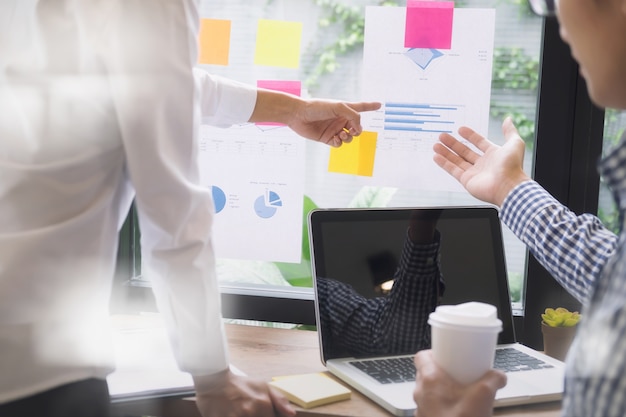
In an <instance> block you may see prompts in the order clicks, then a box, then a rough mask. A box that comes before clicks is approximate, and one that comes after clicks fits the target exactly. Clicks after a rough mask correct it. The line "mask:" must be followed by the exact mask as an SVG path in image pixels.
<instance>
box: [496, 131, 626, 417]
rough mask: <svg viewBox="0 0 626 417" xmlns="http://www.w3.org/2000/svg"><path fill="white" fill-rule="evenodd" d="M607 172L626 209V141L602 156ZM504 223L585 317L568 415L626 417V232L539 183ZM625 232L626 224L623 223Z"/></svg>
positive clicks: (526, 187) (526, 190)
mask: <svg viewBox="0 0 626 417" xmlns="http://www.w3.org/2000/svg"><path fill="white" fill-rule="evenodd" d="M600 169H601V174H602V176H603V178H604V179H605V180H606V181H607V184H608V185H609V187H610V188H611V190H612V191H613V194H614V197H615V199H616V202H617V204H618V207H619V212H620V225H622V219H623V217H624V211H625V209H626V144H625V143H624V142H622V143H621V144H620V146H618V147H617V148H615V149H614V150H613V151H612V152H611V153H609V154H608V155H607V157H606V158H605V159H604V160H603V161H602V164H601V167H600ZM500 216H501V219H502V221H503V222H504V223H505V224H506V225H507V226H508V227H509V228H510V229H511V230H512V231H513V232H514V233H515V234H516V235H517V236H518V237H519V238H520V239H521V240H522V241H523V242H524V243H525V244H526V245H528V248H529V250H530V251H531V252H532V253H533V255H534V256H535V257H536V258H537V259H538V261H539V262H540V263H541V264H542V265H543V266H544V267H546V268H547V269H548V271H549V272H550V273H551V274H552V275H553V276H554V277H555V279H556V280H557V281H558V282H559V283H561V285H563V287H565V288H566V289H567V290H568V291H569V292H570V293H571V294H572V295H574V296H575V297H576V298H577V299H578V300H580V301H581V302H583V309H582V314H583V318H582V320H581V323H580V324H579V329H578V332H577V336H576V339H575V341H574V344H573V345H572V347H571V348H570V351H569V354H568V357H567V359H566V363H567V367H566V373H565V396H564V400H563V416H567V417H579V416H580V417H594V416H598V417H600V416H602V417H624V416H626V246H625V244H624V243H625V241H624V239H625V238H626V236H625V234H624V232H623V231H622V232H621V233H620V236H619V241H618V237H617V236H616V235H615V234H613V233H612V232H611V231H609V230H607V229H606V228H605V227H604V226H603V225H602V224H601V223H600V221H599V220H598V219H597V218H596V217H595V216H592V215H589V214H583V215H580V216H576V215H575V214H574V213H572V212H571V211H569V210H568V209H567V208H565V207H563V206H562V205H561V204H560V203H558V202H557V201H556V200H555V199H554V198H552V197H551V196H550V195H549V194H548V193H547V192H546V191H545V190H544V189H543V188H541V187H540V186H539V185H538V184H537V183H535V182H533V181H530V182H526V183H524V184H521V185H519V186H518V187H517V188H516V189H515V190H513V191H512V192H511V194H510V195H509V196H508V197H507V199H506V200H505V202H504V204H503V205H502V210H501V212H500ZM622 230H623V227H622Z"/></svg>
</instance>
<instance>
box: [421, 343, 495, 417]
mask: <svg viewBox="0 0 626 417" xmlns="http://www.w3.org/2000/svg"><path fill="white" fill-rule="evenodd" d="M415 369H416V371H417V372H416V375H417V376H416V384H415V391H414V394H413V398H414V399H415V403H416V404H417V410H416V411H415V417H441V416H446V417H490V416H492V415H493V402H494V399H495V396H496V391H497V390H498V389H500V388H502V387H504V386H505V385H506V375H505V374H504V373H503V372H501V371H496V370H493V369H492V370H489V371H487V373H486V374H485V375H483V376H482V377H481V378H480V379H479V380H478V381H476V382H473V383H471V384H468V385H462V384H459V383H458V382H456V380H454V379H452V377H450V376H449V375H448V374H447V373H446V372H445V371H443V370H442V369H441V368H440V367H439V366H437V364H436V363H435V361H434V359H433V354H432V350H422V351H420V352H418V353H417V354H416V355H415Z"/></svg>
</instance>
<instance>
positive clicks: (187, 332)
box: [106, 0, 228, 375]
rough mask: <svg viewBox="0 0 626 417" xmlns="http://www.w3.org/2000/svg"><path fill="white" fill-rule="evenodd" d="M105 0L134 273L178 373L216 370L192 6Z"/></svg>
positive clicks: (208, 207) (220, 343)
mask: <svg viewBox="0 0 626 417" xmlns="http://www.w3.org/2000/svg"><path fill="white" fill-rule="evenodd" d="M115 4H116V7H117V8H119V10H117V15H116V16H115V19H112V22H113V23H112V25H113V27H112V28H111V29H110V30H109V31H108V32H109V38H108V41H109V45H108V47H107V48H106V50H107V51H108V55H107V64H108V65H109V70H110V73H111V76H110V77H111V86H112V90H113V96H114V104H115V107H116V110H117V114H118V124H119V127H120V130H121V135H122V138H123V142H124V149H125V154H126V163H127V171H128V177H129V179H130V182H131V184H132V186H133V187H134V189H135V192H136V199H135V201H136V205H137V209H138V217H139V223H140V229H141V247H142V272H143V274H144V275H145V276H146V277H147V278H148V279H150V280H151V283H152V285H153V290H154V293H155V298H156V301H157V305H158V308H159V310H160V312H161V313H162V315H163V318H164V321H165V323H166V326H167V328H168V332H169V335H170V339H171V341H172V345H173V350H174V353H175V355H176V359H177V361H178V364H179V367H180V368H181V369H182V370H183V371H187V372H190V373H191V374H194V375H207V374H212V373H216V372H219V371H222V370H224V369H226V368H227V367H228V356H227V348H226V342H225V340H226V339H225V335H224V329H223V324H222V320H221V309H220V296H219V291H218V283H217V278H216V272H215V260H214V252H213V245H212V240H211V225H212V211H213V203H212V200H211V196H210V193H209V192H208V190H207V189H206V188H204V187H200V186H199V169H198V163H197V152H198V131H199V121H200V111H199V106H198V105H197V103H198V102H197V99H198V96H197V94H198V90H197V86H196V85H195V82H194V76H193V66H194V64H195V62H196V61H197V60H196V52H195V51H196V50H197V46H196V42H197V40H196V39H197V31H198V25H199V23H198V22H199V20H198V10H197V4H196V1H195V0H176V1H172V0H154V1H151V2H150V7H145V2H144V1H137V0H128V1H124V2H119V3H115ZM146 348H147V349H149V346H147V347H146Z"/></svg>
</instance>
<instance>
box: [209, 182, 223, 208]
mask: <svg viewBox="0 0 626 417" xmlns="http://www.w3.org/2000/svg"><path fill="white" fill-rule="evenodd" d="M211 194H212V196H213V204H214V205H215V212H216V213H219V212H220V211H222V210H223V209H224V207H225V206H226V194H225V193H224V190H222V189H221V188H220V187H216V186H215V185H213V186H211Z"/></svg>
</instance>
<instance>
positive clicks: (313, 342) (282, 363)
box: [114, 325, 560, 417]
mask: <svg viewBox="0 0 626 417" xmlns="http://www.w3.org/2000/svg"><path fill="white" fill-rule="evenodd" d="M226 333H227V335H228V341H229V345H230V356H231V363H232V364H233V365H235V366H236V367H237V368H239V369H240V370H242V371H243V372H245V373H246V374H248V375H249V376H251V377H255V378H261V379H264V380H267V381H269V380H271V378H272V377H274V376H279V375H293V374H301V373H310V372H324V371H325V368H324V366H323V364H322V362H321V360H320V356H319V344H318V340H317V334H316V333H315V332H312V331H306V330H284V329H272V328H265V327H251V326H242V325H227V326H226ZM559 410H560V404H559V403H558V402H557V403H555V402H552V403H545V404H533V405H528V406H515V407H507V408H498V409H496V410H495V411H494V416H508V417H530V416H532V417H557V416H558V415H559ZM129 414H138V415H142V414H143V415H145V414H149V415H154V416H162V417H169V416H176V417H200V415H199V413H198V411H197V409H196V408H195V404H194V402H193V399H192V398H185V399H180V398H177V399H176V398H171V399H165V400H163V402H162V403H161V404H159V407H158V409H156V408H155V404H154V401H152V402H139V401H137V402H132V403H122V404H116V405H115V407H114V415H129ZM298 416H300V417H326V416H327V417H337V416H343V417H350V416H368V417H390V416H391V414H389V413H388V412H387V411H385V410H384V409H383V408H381V407H380V406H378V405H377V404H375V403H374V402H373V401H371V400H369V399H368V398H366V397H364V396H363V395H361V394H360V393H359V392H358V391H355V390H352V398H351V399H350V400H347V401H340V402H337V403H334V404H328V405H323V406H320V407H316V408H313V409H310V410H304V409H298Z"/></svg>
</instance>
